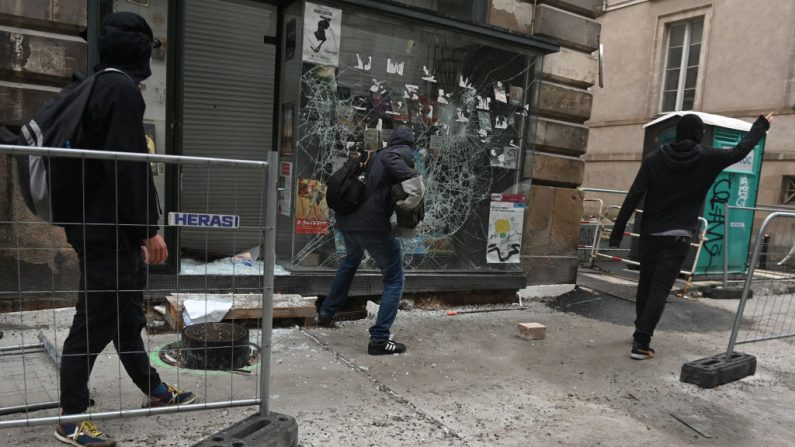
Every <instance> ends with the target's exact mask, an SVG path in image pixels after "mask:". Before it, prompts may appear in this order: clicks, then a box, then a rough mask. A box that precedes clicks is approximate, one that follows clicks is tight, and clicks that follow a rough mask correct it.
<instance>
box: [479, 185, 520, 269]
mask: <svg viewBox="0 0 795 447" xmlns="http://www.w3.org/2000/svg"><path fill="white" fill-rule="evenodd" d="M525 201H526V199H525V197H524V196H522V195H519V194H492V195H491V207H490V211H489V238H488V241H487V246H486V262H488V263H489V264H518V263H519V262H520V260H521V255H522V228H523V226H524V210H525Z"/></svg>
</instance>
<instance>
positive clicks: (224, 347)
mask: <svg viewBox="0 0 795 447" xmlns="http://www.w3.org/2000/svg"><path fill="white" fill-rule="evenodd" d="M259 351H260V348H259V346H257V345H255V344H253V343H250V342H249V341H248V329H246V328H245V327H243V326H240V325H237V324H234V323H200V324H195V325H192V326H188V327H186V328H185V329H184V330H183V331H182V341H180V342H175V343H171V344H169V345H166V346H164V347H163V348H162V349H161V350H160V359H161V360H163V361H164V362H165V363H167V364H170V365H173V366H179V367H182V368H190V369H199V370H240V369H242V368H245V367H246V366H250V365H252V364H254V363H256V360H257V358H258V357H259Z"/></svg>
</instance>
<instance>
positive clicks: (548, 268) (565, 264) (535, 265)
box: [522, 256, 579, 285]
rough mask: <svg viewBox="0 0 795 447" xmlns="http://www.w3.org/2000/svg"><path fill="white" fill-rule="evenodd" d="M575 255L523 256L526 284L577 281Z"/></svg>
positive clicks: (577, 263) (570, 282)
mask: <svg viewBox="0 0 795 447" xmlns="http://www.w3.org/2000/svg"><path fill="white" fill-rule="evenodd" d="M578 265H579V260H578V259H577V256H523V257H522V267H523V268H524V271H525V274H526V275H527V285H537V284H572V283H575V282H577V268H578Z"/></svg>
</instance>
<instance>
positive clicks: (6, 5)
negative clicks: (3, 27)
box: [0, 0, 52, 23]
mask: <svg viewBox="0 0 795 447" xmlns="http://www.w3.org/2000/svg"><path fill="white" fill-rule="evenodd" d="M6 16H8V17H6ZM24 19H29V20H35V21H39V22H44V21H47V22H48V21H50V20H52V0H3V1H2V2H0V20H1V21H2V23H6V22H11V23H18V22H16V20H24Z"/></svg>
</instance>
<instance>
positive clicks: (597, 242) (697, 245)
mask: <svg viewBox="0 0 795 447" xmlns="http://www.w3.org/2000/svg"><path fill="white" fill-rule="evenodd" d="M580 191H583V192H597V193H608V194H626V193H627V191H621V190H613V189H598V188H580ZM583 201H596V202H598V203H599V204H600V208H599V209H600V210H601V209H604V213H603V214H600V215H599V217H598V218H597V219H596V220H595V222H594V223H593V224H594V225H595V227H596V228H595V231H594V233H595V235H594V237H593V242H592V243H591V244H590V245H581V246H579V247H578V248H581V249H583V248H584V249H589V250H590V256H589V259H588V261H587V262H586V264H585V266H586V267H593V266H594V265H595V263H596V259H597V258H604V259H609V260H611V261H618V262H623V263H625V264H630V265H635V266H640V262H637V261H633V260H631V259H628V258H625V257H621V256H615V255H612V254H607V253H603V252H602V251H601V250H602V249H603V247H601V245H602V244H601V241H602V240H603V239H604V233H605V232H606V230H609V229H611V228H609V226H610V224H611V223H612V222H613V220H612V219H610V217H609V215H610V211H611V210H618V209H620V208H621V206H619V205H609V206H608V207H607V208H604V200H602V199H600V198H592V199H583ZM640 213H643V210H640V209H636V210H635V213H634V214H640ZM634 214H633V216H634ZM698 220H699V231H698V235H697V240H696V241H694V242H691V244H690V245H691V247H693V248H694V249H695V255H694V256H693V261H692V263H691V264H690V266H689V268H688V269H684V270H681V271H680V272H679V273H680V274H681V275H683V276H685V277H686V278H687V281H686V283H685V286H684V288H683V291H682V294H684V293H686V292H687V290H688V289H689V288H690V286H691V285H692V282H693V277H694V275H695V271H696V266H697V265H698V260H699V257H700V256H701V251H702V248H703V246H704V242H706V241H707V240H708V239H707V238H706V233H707V229H708V226H709V223H708V222H707V220H706V219H704V218H703V217H699V218H698ZM633 222H634V219H632V220H630V221H629V222H628V223H627V226H628V227H631V226H632V224H633ZM582 223H584V222H581V224H582ZM588 223H591V222H588ZM624 236H629V237H631V238H640V234H638V233H633V232H631V231H625V232H624Z"/></svg>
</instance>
